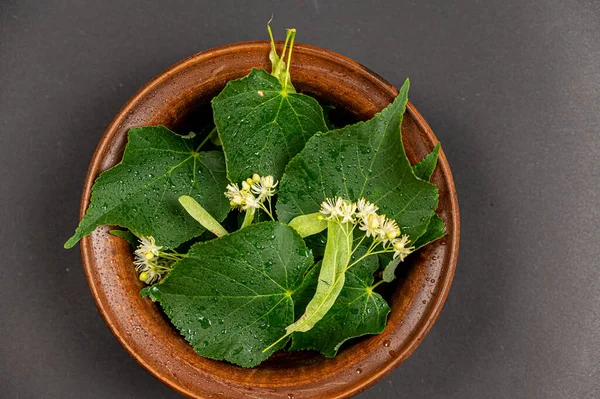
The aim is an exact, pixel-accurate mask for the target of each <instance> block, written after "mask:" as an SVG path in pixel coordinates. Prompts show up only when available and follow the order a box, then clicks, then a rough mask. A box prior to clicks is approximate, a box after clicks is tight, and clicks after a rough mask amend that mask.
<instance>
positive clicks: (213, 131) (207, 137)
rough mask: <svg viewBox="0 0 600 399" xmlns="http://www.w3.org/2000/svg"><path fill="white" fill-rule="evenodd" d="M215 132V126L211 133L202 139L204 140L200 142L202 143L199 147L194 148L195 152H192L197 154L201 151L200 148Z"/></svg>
mask: <svg viewBox="0 0 600 399" xmlns="http://www.w3.org/2000/svg"><path fill="white" fill-rule="evenodd" d="M216 131H217V127H216V126H215V127H213V128H212V130H211V131H210V132H209V133H208V136H206V138H204V140H202V142H201V143H200V145H198V148H196V150H195V151H194V152H198V151H200V149H201V148H202V147H204V144H206V142H207V141H208V140H210V137H211V136H212V135H213V134H215V132H216Z"/></svg>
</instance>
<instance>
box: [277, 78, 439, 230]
mask: <svg viewBox="0 0 600 399" xmlns="http://www.w3.org/2000/svg"><path fill="white" fill-rule="evenodd" d="M408 86H409V83H408V80H407V81H406V83H405V84H404V85H403V86H402V88H401V89H400V93H399V95H398V97H397V98H396V99H395V100H394V102H393V103H392V104H390V105H389V106H388V107H386V108H385V109H384V110H383V111H381V112H380V113H379V114H377V115H375V117H373V118H372V119H371V120H369V121H366V122H359V123H357V124H354V125H350V126H346V127H343V128H341V129H338V130H332V131H330V132H328V133H322V134H317V135H315V136H313V137H312V138H311V139H310V140H309V141H308V143H307V144H306V146H305V148H304V149H303V150H302V152H301V153H300V154H298V155H297V156H296V157H295V158H294V159H293V160H292V161H291V162H290V163H289V164H288V166H287V168H286V171H285V175H284V177H283V179H282V181H281V186H280V187H281V188H280V190H279V198H278V201H277V215H278V217H279V220H281V221H283V222H289V221H290V220H291V219H293V218H294V217H296V216H299V215H306V214H310V213H314V212H317V211H318V210H319V208H320V204H321V202H322V201H324V200H325V199H326V198H331V197H334V196H341V197H343V198H345V199H348V200H351V201H354V200H356V199H358V198H361V197H364V198H366V199H367V200H369V201H371V202H373V203H375V204H377V205H378V206H379V208H380V213H384V214H386V215H387V216H388V217H389V218H391V219H394V220H396V221H397V223H398V225H399V227H400V229H401V230H402V234H407V235H408V236H409V237H410V239H411V240H413V241H414V240H416V239H417V238H418V237H420V236H421V235H422V234H423V233H424V232H425V230H426V228H427V225H428V223H429V219H430V218H431V215H432V214H433V212H434V210H435V209H436V207H437V201H438V190H437V187H436V186H435V185H433V184H431V183H428V182H426V181H423V180H421V179H419V178H418V177H417V176H415V174H414V172H413V169H412V167H411V165H410V163H409V161H408V159H407V157H406V154H405V152H404V146H403V144H402V137H401V132H400V125H401V122H402V115H403V114H404V110H405V107H406V102H407V97H408Z"/></svg>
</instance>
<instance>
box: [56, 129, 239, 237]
mask: <svg viewBox="0 0 600 399" xmlns="http://www.w3.org/2000/svg"><path fill="white" fill-rule="evenodd" d="M198 141H199V140H197V138H193V139H192V138H184V137H183V136H180V135H178V134H176V133H174V132H172V131H170V130H169V129H167V128H166V127H164V126H149V127H141V128H134V129H131V130H130V131H129V135H128V143H127V147H125V153H124V155H123V160H122V161H121V163H119V164H118V165H116V166H114V167H112V168H111V169H109V170H107V171H106V172H104V173H102V174H101V175H100V176H99V177H98V179H96V182H95V183H94V187H93V188H92V199H91V202H90V206H89V207H88V210H87V212H86V214H85V217H84V218H83V219H82V220H81V222H80V223H79V227H77V230H76V231H75V234H74V235H73V237H71V238H70V239H69V240H68V241H67V243H66V244H65V248H71V247H73V246H74V245H75V244H76V243H77V242H78V241H79V240H80V239H81V238H82V237H84V236H86V235H88V234H90V233H91V232H92V231H93V230H94V229H95V228H96V227H97V226H100V225H117V226H121V227H126V228H128V229H129V230H131V231H132V232H134V233H136V234H137V235H144V236H153V237H154V238H155V239H156V242H157V243H158V244H159V245H162V246H165V247H167V248H175V247H177V246H178V245H180V244H182V243H184V242H186V241H188V240H190V239H191V238H194V237H197V236H199V235H200V234H202V232H203V231H204V228H203V227H202V226H201V225H200V224H198V222H196V221H195V220H194V219H193V218H192V217H191V216H190V215H188V213H187V212H186V211H185V210H184V209H183V207H182V206H181V205H180V204H179V201H178V198H179V197H180V196H181V195H189V196H191V197H193V198H194V199H195V200H196V201H198V203H200V204H202V206H203V207H204V208H205V209H206V210H207V211H208V212H209V213H210V214H211V215H212V216H213V217H214V218H215V219H217V220H219V221H220V220H223V219H224V218H225V216H227V213H228V212H229V207H230V206H229V203H228V201H227V198H225V196H224V195H223V192H224V191H225V187H226V186H227V178H226V176H225V159H224V157H223V154H222V153H221V152H217V151H211V152H197V151H196V150H195V148H196V147H195V146H197V145H198Z"/></svg>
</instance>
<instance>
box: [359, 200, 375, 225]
mask: <svg viewBox="0 0 600 399" xmlns="http://www.w3.org/2000/svg"><path fill="white" fill-rule="evenodd" d="M356 207H357V209H358V210H357V211H356V216H358V218H359V219H360V220H365V219H366V218H367V217H368V216H369V215H373V214H375V213H377V211H378V210H379V207H378V206H377V205H375V204H372V203H370V202H369V201H367V200H366V199H364V198H361V199H359V200H358V201H357V202H356Z"/></svg>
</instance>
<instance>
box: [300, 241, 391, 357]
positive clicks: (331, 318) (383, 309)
mask: <svg viewBox="0 0 600 399" xmlns="http://www.w3.org/2000/svg"><path fill="white" fill-rule="evenodd" d="M364 253H365V248H364V247H359V249H358V250H357V251H356V253H355V254H354V256H353V259H356V258H359V257H360V256H362V254H364ZM378 267H379V263H378V261H377V257H375V256H370V257H367V258H365V259H364V260H362V261H360V262H359V263H357V264H356V265H354V266H352V268H350V269H349V270H348V271H347V272H346V282H345V284H344V288H342V290H341V291H340V293H339V296H338V298H337V299H336V301H335V303H334V304H333V306H332V307H331V309H329V311H328V312H327V313H326V314H325V316H324V317H323V318H322V319H321V320H320V321H319V322H317V323H316V324H315V325H314V326H313V328H312V329H310V330H309V331H307V332H295V333H294V334H292V344H291V346H290V350H292V351H297V350H309V349H311V350H318V351H319V352H321V353H323V354H324V355H325V356H327V357H333V356H335V355H336V354H337V351H338V349H339V348H340V346H341V345H342V344H343V343H344V342H346V341H347V340H348V339H350V338H355V337H360V336H362V335H366V334H379V333H380V332H382V331H383V329H384V328H385V324H386V321H387V315H388V313H389V312H390V308H389V306H388V304H387V303H386V301H385V299H383V297H382V296H381V295H379V294H378V293H376V292H374V291H373V287H372V285H373V273H374V272H375V271H376V270H377V268H378ZM319 271H320V267H319V265H317V267H315V268H314V269H312V270H311V271H310V272H309V274H308V275H307V276H306V277H305V279H304V282H303V283H302V286H301V287H300V288H299V289H298V290H297V291H296V293H295V294H294V305H295V306H296V309H297V311H296V313H299V312H300V311H302V310H303V309H304V307H305V306H306V304H307V303H308V301H309V300H310V299H311V298H312V296H313V295H314V293H315V291H316V286H317V283H318V279H319Z"/></svg>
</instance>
